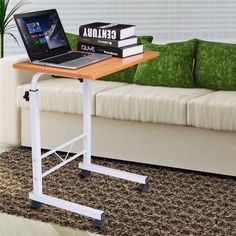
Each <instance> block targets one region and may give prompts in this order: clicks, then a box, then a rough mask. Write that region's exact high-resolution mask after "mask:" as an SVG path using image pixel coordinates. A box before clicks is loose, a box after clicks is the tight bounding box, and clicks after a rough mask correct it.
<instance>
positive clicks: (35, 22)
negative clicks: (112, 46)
mask: <svg viewBox="0 0 236 236" xmlns="http://www.w3.org/2000/svg"><path fill="white" fill-rule="evenodd" d="M14 19H15V22H16V25H17V28H18V30H19V32H20V35H21V37H22V40H23V42H24V45H25V48H26V51H27V53H28V55H29V58H30V61H31V62H32V63H33V64H38V65H46V66H53V67H60V68H66V69H77V68H80V67H83V66H87V65H90V64H92V63H95V62H98V61H102V60H105V59H108V58H110V57H111V56H110V55H105V54H99V53H87V52H81V51H71V48H70V45H69V43H68V40H67V38H66V34H65V31H64V29H63V26H62V24H61V21H60V18H59V16H58V14H57V11H56V10H55V9H51V10H46V11H37V12H30V13H23V14H16V15H14Z"/></svg>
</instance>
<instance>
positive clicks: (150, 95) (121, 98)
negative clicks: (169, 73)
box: [96, 84, 211, 125]
mask: <svg viewBox="0 0 236 236" xmlns="http://www.w3.org/2000/svg"><path fill="white" fill-rule="evenodd" d="M208 93H211V90H207V89H186V88H169V87H154V86H142V85H135V84H133V85H127V86H123V87H119V88H115V89H111V90H107V91H104V92H101V93H98V94H97V98H96V115H97V116H101V117H106V118H112V119H120V120H132V121H142V122H153V123H166V124H177V125H186V124H187V102H188V101H190V100H191V99H193V98H196V97H199V96H202V95H205V94H208Z"/></svg>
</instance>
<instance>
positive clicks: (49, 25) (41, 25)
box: [18, 12, 68, 54]
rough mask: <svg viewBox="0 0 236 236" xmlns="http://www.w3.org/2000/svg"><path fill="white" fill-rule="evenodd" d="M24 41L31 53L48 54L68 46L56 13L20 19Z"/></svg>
mask: <svg viewBox="0 0 236 236" xmlns="http://www.w3.org/2000/svg"><path fill="white" fill-rule="evenodd" d="M18 24H19V25H20V28H21V30H22V34H23V37H24V40H25V42H26V44H27V46H28V48H29V49H30V51H31V53H33V54H37V52H47V51H49V50H52V49H55V48H60V47H63V46H66V45H67V44H68V43H67V40H66V37H65V34H64V30H63V28H62V25H61V22H60V20H59V18H58V16H57V14H56V13H55V12H50V13H47V14H43V15H38V16H31V17H23V18H20V19H18Z"/></svg>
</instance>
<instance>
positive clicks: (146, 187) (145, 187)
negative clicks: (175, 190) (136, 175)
mask: <svg viewBox="0 0 236 236" xmlns="http://www.w3.org/2000/svg"><path fill="white" fill-rule="evenodd" d="M138 188H139V190H140V191H141V192H143V193H146V192H148V190H149V189H150V183H149V180H148V179H146V183H145V184H139V186H138Z"/></svg>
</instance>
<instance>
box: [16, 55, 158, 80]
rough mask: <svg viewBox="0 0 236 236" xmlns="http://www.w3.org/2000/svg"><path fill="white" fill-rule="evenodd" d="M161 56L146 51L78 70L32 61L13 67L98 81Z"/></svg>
mask: <svg viewBox="0 0 236 236" xmlns="http://www.w3.org/2000/svg"><path fill="white" fill-rule="evenodd" d="M159 55H160V54H159V52H154V51H145V52H144V53H143V54H138V55H135V56H131V57H126V58H117V57H111V58H109V59H107V60H104V61H101V62H97V63H94V64H92V65H89V66H84V67H82V68H79V69H76V70H70V69H62V68H57V67H51V66H42V65H34V64H32V63H31V62H30V61H25V62H21V63H16V64H14V65H13V67H14V68H15V69H20V70H28V71H35V72H41V73H45V74H50V75H59V76H66V77H71V78H83V79H91V80H96V79H98V78H101V77H103V76H105V75H109V74H112V73H114V72H117V71H120V70H123V69H125V68H128V67H130V66H133V65H136V64H138V63H140V62H143V61H146V60H149V59H152V58H154V57H157V56H159Z"/></svg>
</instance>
